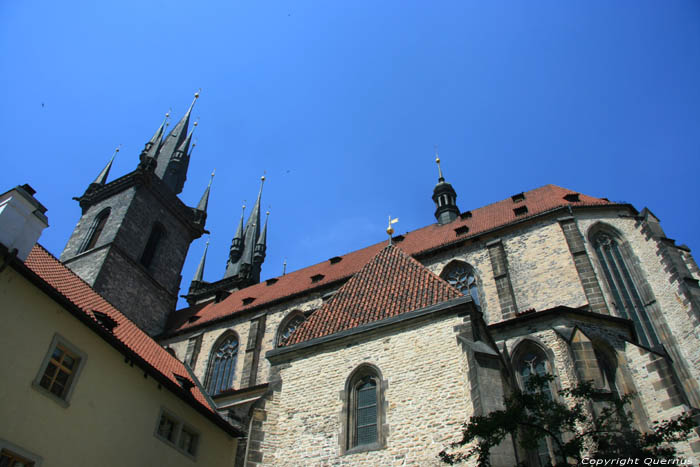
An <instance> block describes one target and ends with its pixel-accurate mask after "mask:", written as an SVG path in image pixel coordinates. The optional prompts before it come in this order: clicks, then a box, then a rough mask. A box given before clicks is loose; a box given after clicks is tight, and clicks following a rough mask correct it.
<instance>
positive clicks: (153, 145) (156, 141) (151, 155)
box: [139, 112, 170, 169]
mask: <svg viewBox="0 0 700 467" xmlns="http://www.w3.org/2000/svg"><path fill="white" fill-rule="evenodd" d="M169 117H170V112H167V113H166V114H165V118H164V119H163V123H161V124H160V127H159V128H158V129H157V130H156V132H155V134H154V135H153V137H152V138H151V139H150V141H148V142H147V143H146V146H145V147H144V148H143V151H141V156H140V159H141V162H140V163H139V167H142V168H147V169H154V168H155V164H156V162H157V157H158V151H160V148H161V146H162V144H163V131H164V130H165V127H166V123H167V121H168V118H169Z"/></svg>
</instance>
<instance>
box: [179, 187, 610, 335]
mask: <svg viewBox="0 0 700 467" xmlns="http://www.w3.org/2000/svg"><path fill="white" fill-rule="evenodd" d="M571 194H578V193H577V192H575V191H572V190H568V189H566V188H561V187H558V186H555V185H545V186H543V187H540V188H537V189H535V190H531V191H526V192H525V193H524V195H525V199H524V200H522V201H519V202H514V201H513V199H511V198H508V199H505V200H503V201H498V202H496V203H493V204H490V205H488V206H484V207H482V208H479V209H475V210H473V211H471V217H466V216H465V218H464V219H461V218H460V219H457V220H455V221H454V222H451V223H449V224H445V225H439V224H431V225H429V226H426V227H423V228H421V229H418V230H414V231H413V232H409V233H407V234H405V235H404V239H403V240H402V241H401V242H400V243H397V247H398V248H400V249H401V250H403V251H404V252H406V253H407V254H409V255H412V256H415V255H418V254H420V253H424V252H427V251H430V250H433V249H435V248H439V247H442V246H446V245H449V244H450V243H454V242H458V241H462V240H464V239H467V238H472V237H475V236H478V235H480V234H483V233H486V232H489V231H491V230H494V229H497V228H499V227H503V226H506V225H508V224H511V223H513V222H515V221H520V220H523V219H527V218H530V217H533V216H536V215H538V214H542V213H545V212H547V211H551V210H554V209H557V208H560V207H563V206H567V205H570V206H574V207H577V206H605V205H614V204H615V203H611V202H610V201H608V200H606V199H601V198H594V197H592V196H587V195H584V194H578V195H579V196H578V201H570V200H567V199H565V198H564V197H565V196H566V195H571ZM570 199H575V198H571V197H570ZM522 206H526V207H527V213H526V214H523V215H516V214H515V212H514V209H516V208H521V207H522ZM465 227H466V228H467V229H468V232H467V233H462V234H458V233H457V232H456V229H460V232H463V231H464V230H465V229H464V228H465ZM385 244H386V243H385V242H381V243H377V244H375V245H371V246H368V247H366V248H363V249H361V250H357V251H353V252H351V253H348V254H346V255H343V256H342V257H341V258H342V259H341V261H336V262H334V263H332V262H331V261H324V262H323V263H319V264H316V265H313V266H309V267H307V268H304V269H300V270H298V271H294V272H291V273H289V274H287V275H284V276H280V277H277V279H278V280H277V282H275V283H274V284H271V285H268V284H266V283H265V282H261V283H259V284H255V285H253V286H250V287H246V288H245V289H241V290H238V291H234V292H233V293H231V295H229V296H228V297H227V298H226V299H225V300H222V301H221V302H219V303H214V302H210V303H208V304H207V305H206V306H204V307H203V308H200V307H199V306H197V309H194V307H192V308H185V309H182V310H179V311H177V312H175V313H174V314H173V315H171V319H170V322H169V326H168V331H167V332H166V334H168V335H170V334H174V333H177V332H180V331H185V330H187V329H190V328H193V327H200V326H202V325H203V324H205V323H208V322H211V321H214V320H217V319H224V318H226V317H229V316H231V315H234V314H236V313H239V312H242V311H246V310H250V309H254V308H259V307H261V306H265V305H267V304H270V303H272V302H276V301H279V300H284V299H286V298H287V297H290V296H293V295H296V294H300V293H304V292H306V291H308V290H309V289H311V288H316V287H323V286H324V285H328V284H332V283H334V282H336V281H340V280H346V279H348V278H349V277H351V276H352V275H353V274H355V273H356V272H357V271H359V270H360V268H362V267H363V266H364V265H365V264H366V263H367V262H368V261H369V260H370V259H371V258H372V257H374V256H375V255H376V254H377V253H378V252H379V251H380V250H381V249H382V247H383V246H384V245H385ZM318 275H323V278H322V279H321V280H318V281H315V282H314V281H312V279H311V278H312V277H314V276H318ZM247 297H253V298H255V300H254V301H253V302H251V303H247V304H245V305H244V303H243V299H244V298H247ZM192 317H194V319H192V320H190V318H192Z"/></svg>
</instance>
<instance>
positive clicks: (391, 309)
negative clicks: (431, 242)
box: [284, 245, 462, 346]
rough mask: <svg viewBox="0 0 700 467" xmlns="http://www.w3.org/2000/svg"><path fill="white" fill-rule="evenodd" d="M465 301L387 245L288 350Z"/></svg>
mask: <svg viewBox="0 0 700 467" xmlns="http://www.w3.org/2000/svg"><path fill="white" fill-rule="evenodd" d="M460 296H462V293H461V292H460V291H459V290H457V289H456V288H454V287H453V286H451V285H450V284H448V283H447V282H445V281H444V280H442V279H440V278H439V277H438V276H436V275H435V274H433V273H432V272H430V271H429V270H428V269H427V268H426V267H425V266H423V265H422V264H420V263H419V262H418V261H416V260H415V259H413V258H411V257H410V256H408V255H407V254H406V253H404V252H403V251H401V250H400V249H399V248H396V247H395V246H391V245H389V246H386V247H384V249H382V250H381V251H380V252H379V253H378V254H377V255H376V256H375V257H374V258H372V259H371V260H370V261H369V262H368V263H367V264H366V265H365V266H364V267H363V268H362V269H360V271H359V272H358V273H357V274H355V275H354V276H352V278H351V279H350V280H349V281H347V282H346V283H345V284H343V286H342V287H341V288H340V289H338V291H337V292H336V293H335V295H334V296H333V297H332V298H331V300H330V301H328V302H326V303H325V304H324V305H323V306H322V307H321V308H320V309H319V310H318V311H316V312H314V314H313V315H311V317H310V318H309V319H308V320H307V321H305V322H304V323H302V324H301V325H300V326H299V327H298V328H297V330H296V331H294V333H293V334H292V335H291V336H290V337H289V340H288V341H287V342H286V343H284V345H285V346H287V345H293V344H298V343H300V342H304V341H308V340H310V339H315V338H317V337H323V336H328V335H330V334H335V333H337V332H340V331H344V330H346V329H352V328H354V327H357V326H360V325H362V324H367V323H371V322H374V321H380V320H383V319H386V318H391V317H392V316H397V315H400V314H402V313H408V312H409V311H414V310H419V309H421V308H425V307H428V306H430V305H436V304H438V303H442V302H445V301H447V300H451V299H453V298H457V297H460Z"/></svg>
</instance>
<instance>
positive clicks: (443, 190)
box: [433, 149, 459, 224]
mask: <svg viewBox="0 0 700 467" xmlns="http://www.w3.org/2000/svg"><path fill="white" fill-rule="evenodd" d="M435 163H436V164H437V166H438V183H437V185H435V188H434V189H433V201H434V202H435V206H436V209H435V218H436V219H437V221H438V224H449V223H450V222H452V221H453V220H455V219H457V217H458V216H459V208H458V207H457V192H456V191H455V190H454V188H452V185H450V184H449V183H447V182H446V181H445V177H443V175H442V167H441V166H440V157H438V155H437V149H436V150H435Z"/></svg>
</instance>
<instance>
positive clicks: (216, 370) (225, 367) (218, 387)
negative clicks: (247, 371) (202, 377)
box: [207, 334, 238, 396]
mask: <svg viewBox="0 0 700 467" xmlns="http://www.w3.org/2000/svg"><path fill="white" fill-rule="evenodd" d="M237 360H238V338H237V337H236V336H235V335H233V334H231V335H229V336H228V337H226V338H225V339H224V340H223V341H222V342H221V343H220V344H219V345H218V346H217V347H216V348H215V350H214V351H213V353H212V355H211V357H210V363H209V375H208V376H209V377H208V384H207V392H209V394H211V395H212V396H213V395H216V394H219V393H220V392H223V391H225V390H227V389H230V388H232V387H233V377H234V375H235V373H236V361H237Z"/></svg>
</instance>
